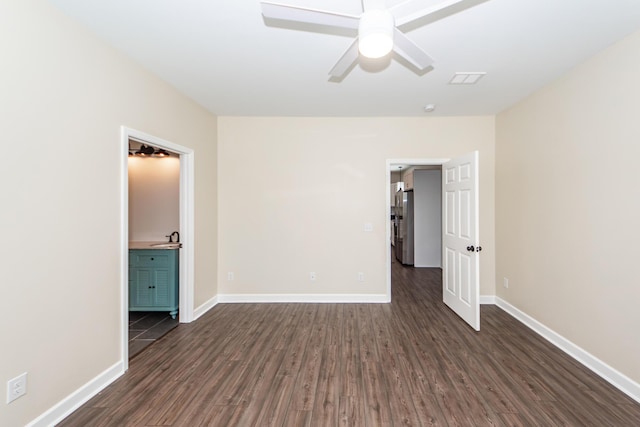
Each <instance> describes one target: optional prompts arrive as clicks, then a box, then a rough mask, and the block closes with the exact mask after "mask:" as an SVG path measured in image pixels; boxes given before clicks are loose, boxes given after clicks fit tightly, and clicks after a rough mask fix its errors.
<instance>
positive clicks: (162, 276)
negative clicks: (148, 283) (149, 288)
mask: <svg viewBox="0 0 640 427" xmlns="http://www.w3.org/2000/svg"><path fill="white" fill-rule="evenodd" d="M153 275H154V280H153V282H154V285H153V286H155V287H154V289H153V291H154V305H156V306H158V307H169V306H170V305H172V304H173V301H172V298H171V292H170V291H171V290H172V289H173V285H172V283H171V280H170V277H171V276H170V275H169V269H168V268H156V269H154V271H153Z"/></svg>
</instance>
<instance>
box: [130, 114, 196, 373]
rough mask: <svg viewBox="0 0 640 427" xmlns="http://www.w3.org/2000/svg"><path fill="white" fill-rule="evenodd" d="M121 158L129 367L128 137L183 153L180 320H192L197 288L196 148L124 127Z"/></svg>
mask: <svg viewBox="0 0 640 427" xmlns="http://www.w3.org/2000/svg"><path fill="white" fill-rule="evenodd" d="M120 134H121V137H120V147H121V151H120V157H121V160H122V163H121V168H120V196H121V198H120V206H121V211H120V266H121V270H120V312H121V313H120V319H121V323H122V325H121V351H120V354H121V356H120V357H121V358H122V364H123V366H124V370H125V371H126V370H127V369H128V368H129V160H128V159H129V140H130V139H133V140H135V141H139V142H142V143H147V144H151V145H153V146H155V147H158V148H164V149H165V150H168V151H172V152H174V153H177V154H179V155H180V208H179V209H180V236H181V237H182V239H181V240H182V249H181V250H180V276H179V277H180V286H179V288H180V290H179V295H180V303H179V304H180V307H179V310H180V311H179V313H180V323H189V322H191V321H193V289H194V222H195V221H194V218H195V214H194V212H195V209H194V167H193V166H194V151H193V150H192V149H190V148H187V147H183V146H181V145H178V144H175V143H173V142H169V141H166V140H164V139H161V138H158V137H155V136H153V135H149V134H146V133H144V132H140V131H137V130H135V129H131V128H127V127H125V126H122V127H121V132H120Z"/></svg>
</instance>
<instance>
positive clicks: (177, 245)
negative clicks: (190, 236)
mask: <svg viewBox="0 0 640 427" xmlns="http://www.w3.org/2000/svg"><path fill="white" fill-rule="evenodd" d="M150 246H151V247H152V248H157V249H180V248H181V247H182V243H154V244H152V245H150Z"/></svg>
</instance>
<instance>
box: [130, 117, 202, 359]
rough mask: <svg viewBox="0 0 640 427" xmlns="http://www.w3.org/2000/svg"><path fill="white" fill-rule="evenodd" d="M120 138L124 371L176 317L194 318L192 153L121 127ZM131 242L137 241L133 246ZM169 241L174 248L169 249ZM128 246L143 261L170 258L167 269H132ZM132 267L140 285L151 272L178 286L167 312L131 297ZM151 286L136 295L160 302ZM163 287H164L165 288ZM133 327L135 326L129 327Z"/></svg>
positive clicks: (158, 290)
mask: <svg viewBox="0 0 640 427" xmlns="http://www.w3.org/2000/svg"><path fill="white" fill-rule="evenodd" d="M121 140H122V157H123V167H122V195H123V196H122V206H123V208H122V230H121V231H122V234H121V239H122V242H121V243H122V245H121V248H122V271H121V278H122V284H121V301H122V305H121V319H122V340H121V342H122V349H121V350H122V351H121V354H122V361H123V363H124V365H125V369H126V368H127V367H128V361H129V359H130V358H131V357H132V356H134V355H135V354H137V353H139V352H140V351H141V350H142V348H143V347H145V346H146V345H147V344H150V343H152V342H153V340H155V339H157V338H159V337H160V336H161V335H163V334H164V333H166V332H167V331H168V330H170V329H172V328H173V327H175V326H176V325H177V322H178V319H179V322H180V323H188V322H191V321H192V319H193V222H194V213H193V212H194V206H193V200H194V198H193V182H194V179H193V155H194V154H193V150H191V149H189V148H187V147H184V146H181V145H178V144H175V143H172V142H169V141H166V140H163V139H160V138H157V137H154V136H152V135H148V134H145V133H143V132H139V131H136V130H133V129H129V128H125V127H123V128H122V137H121ZM130 242H132V243H131V244H132V245H133V246H131V247H130ZM166 244H170V245H171V247H165V245H166ZM140 245H147V246H148V247H146V246H145V247H144V248H143V247H142V246H140ZM157 245H163V246H160V247H158V246H157ZM129 249H135V250H134V251H132V254H133V255H135V256H134V258H136V259H140V260H141V262H145V261H149V260H151V259H161V258H162V259H165V258H167V257H168V259H169V264H167V265H168V267H167V268H164V267H165V266H164V264H163V265H162V266H158V267H159V268H157V269H156V270H152V271H151V273H150V272H149V271H148V270H149V269H148V268H146V267H140V268H139V269H138V268H136V267H135V265H134V264H132V265H134V267H132V268H133V269H132V270H130V253H129ZM145 254H147V255H149V256H148V259H145V257H144V255H145ZM172 265H175V267H171V266H172ZM154 268H155V267H154ZM130 271H133V274H134V276H132V279H133V282H136V286H138V282H137V281H138V280H139V279H140V280H146V277H148V276H150V275H153V277H154V280H162V283H163V284H166V283H170V284H171V283H173V285H176V286H174V287H169V288H167V289H175V291H174V292H175V295H174V297H173V298H169V299H168V300H167V299H166V295H162V298H164V299H165V301H167V302H166V304H169V305H168V307H169V306H170V308H168V309H167V310H166V312H165V311H164V307H163V306H162V304H164V303H162V304H161V306H155V307H151V308H150V309H148V308H147V306H146V305H145V304H146V303H142V302H139V303H136V301H135V300H132V301H130V300H129V298H130V293H129V287H130V285H131V283H130V280H129V279H130V277H129V273H130ZM145 275H146V276H145ZM168 275H170V276H171V279H170V280H167V277H168ZM158 278H160V279H158ZM152 284H153V285H154V286H147V285H145V286H143V288H144V290H145V291H146V290H147V288H149V291H148V292H149V293H151V295H144V293H135V295H136V298H138V297H139V296H140V298H146V297H149V298H151V299H152V300H154V301H160V299H159V298H160V293H161V292H160V289H159V286H158V289H156V286H155V282H154V283H152ZM152 288H153V289H152ZM141 289H142V288H141ZM165 290H166V289H164V288H163V291H162V292H164V291H165ZM153 292H156V294H153ZM130 304H133V306H131V305H130ZM154 304H155V303H154ZM173 304H175V305H176V306H173ZM130 307H132V312H131V315H130V310H129V309H130ZM147 309H148V310H149V311H147ZM156 309H157V310H163V311H156ZM174 316H175V319H173V317H174ZM130 326H131V328H133V329H132V330H131V331H130ZM130 333H131V335H132V336H134V337H136V336H137V337H139V338H138V341H137V342H130V340H129V338H130Z"/></svg>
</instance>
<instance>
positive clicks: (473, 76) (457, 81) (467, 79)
mask: <svg viewBox="0 0 640 427" xmlns="http://www.w3.org/2000/svg"><path fill="white" fill-rule="evenodd" d="M485 74H487V73H486V72H471V73H469V72H465V73H455V74H454V75H453V77H451V80H449V84H450V85H474V84H476V83H478V80H480V79H481V78H482V77H483V76H484V75H485Z"/></svg>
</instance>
